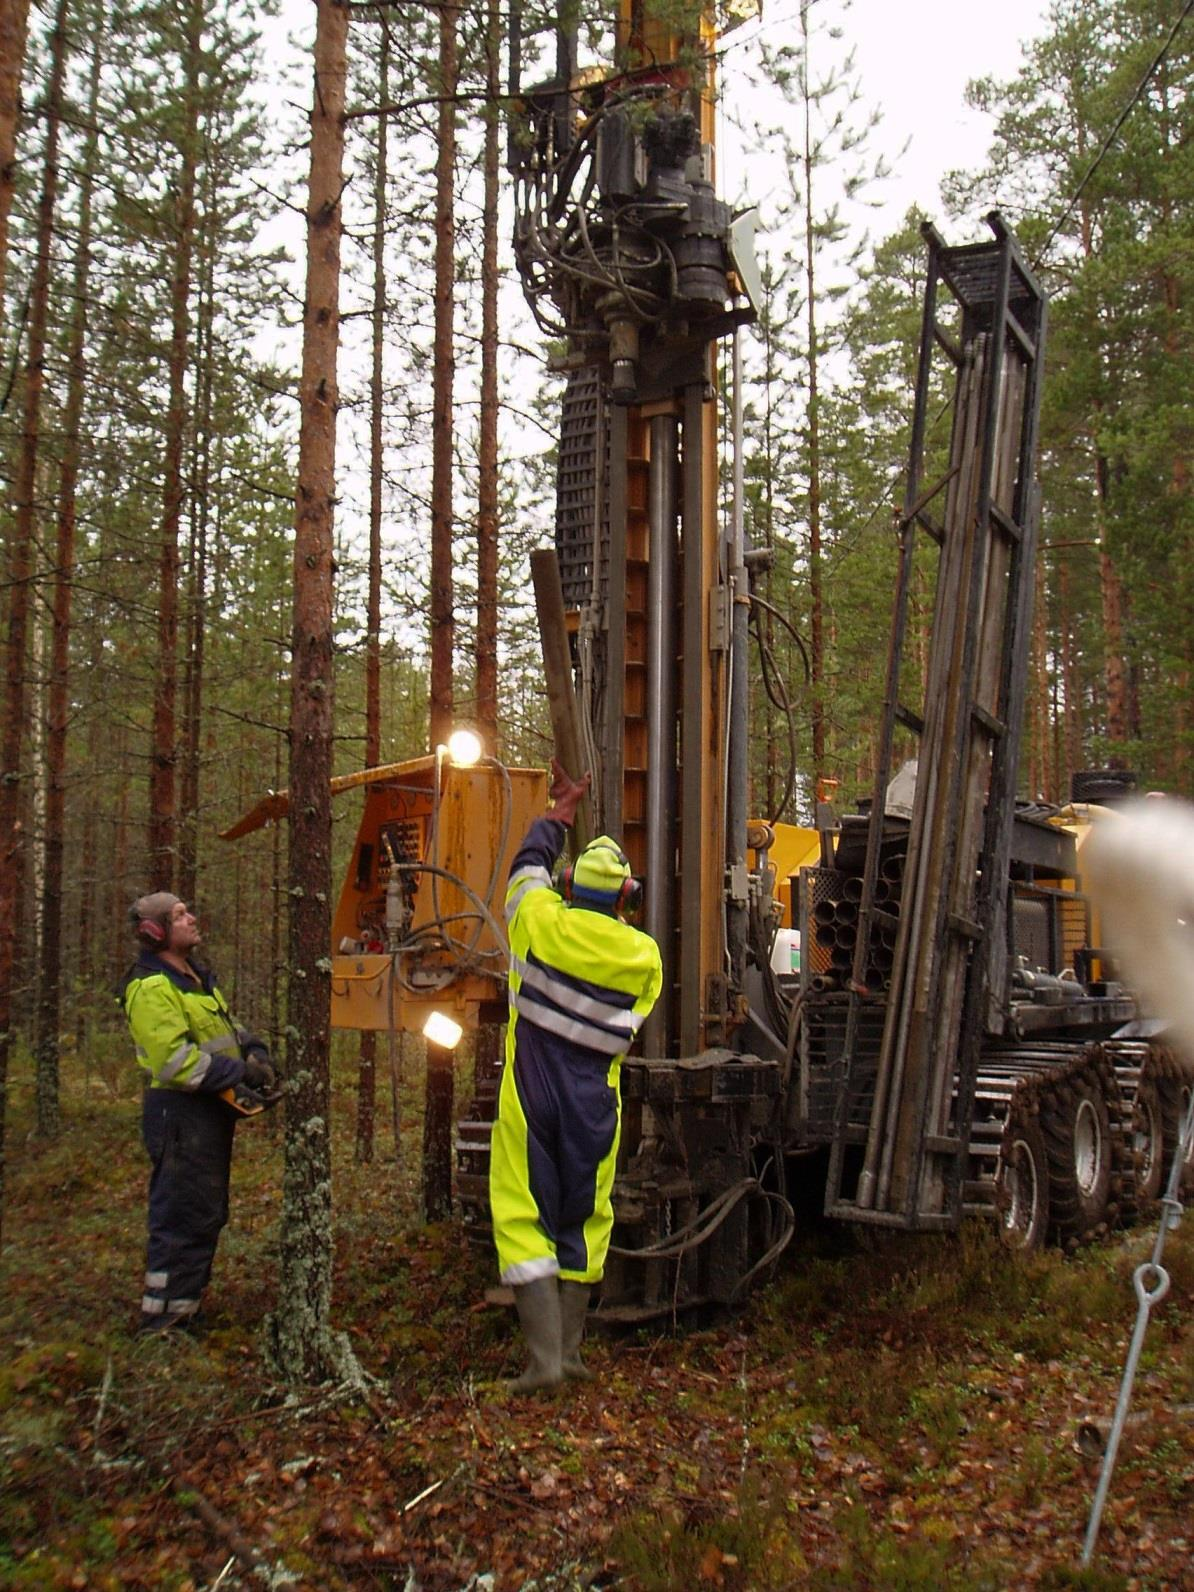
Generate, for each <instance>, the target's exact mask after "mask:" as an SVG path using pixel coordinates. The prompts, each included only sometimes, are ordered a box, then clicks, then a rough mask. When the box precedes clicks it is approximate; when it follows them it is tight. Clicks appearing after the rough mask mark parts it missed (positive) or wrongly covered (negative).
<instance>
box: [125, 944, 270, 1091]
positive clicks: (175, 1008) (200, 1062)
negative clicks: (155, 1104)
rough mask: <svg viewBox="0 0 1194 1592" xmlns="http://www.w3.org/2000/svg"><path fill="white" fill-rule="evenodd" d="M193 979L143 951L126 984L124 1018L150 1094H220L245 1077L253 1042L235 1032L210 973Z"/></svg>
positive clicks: (200, 972) (197, 970)
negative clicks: (179, 1091)
mask: <svg viewBox="0 0 1194 1592" xmlns="http://www.w3.org/2000/svg"><path fill="white" fill-rule="evenodd" d="M192 966H193V964H192ZM194 973H195V979H196V980H197V982H195V981H194V980H191V979H189V978H187V977H186V976H185V975H184V974H182V973H180V972H178V970H177V969H176V968H173V967H171V966H170V965H169V963H167V962H163V961H162V959H161V957H159V956H157V955H155V954H154V953H153V952H152V951H143V952H142V954H141V956H140V957H139V958H138V959H137V964H136V966H135V967H134V968H133V969H132V971H131V972H130V973H129V975H128V978H127V979H126V980H125V985H124V989H123V992H122V993H123V1004H124V1010H125V1015H126V1016H127V1018H128V1023H129V1030H130V1032H131V1034H132V1036H133V1044H134V1046H135V1047H136V1052H137V1060H138V1062H139V1063H140V1064H141V1066H142V1067H144V1068H145V1070H146V1072H147V1073H148V1074H149V1082H150V1087H151V1088H154V1089H192V1090H201V1091H202V1092H203V1093H205V1094H207V1093H215V1094H219V1093H220V1092H221V1090H224V1089H228V1088H231V1087H232V1086H233V1085H235V1084H238V1083H240V1081H241V1079H242V1078H243V1077H244V1072H245V1063H244V1057H243V1052H244V1050H247V1049H249V1048H250V1046H251V1042H252V1040H253V1036H252V1035H251V1034H248V1033H246V1032H245V1030H244V1029H238V1028H237V1026H236V1022H235V1020H234V1018H233V1016H232V1014H231V1012H230V1011H229V1010H228V1005H227V1002H226V1001H225V1000H224V997H223V996H222V995H221V994H220V991H219V989H218V988H217V986H216V982H215V978H214V977H213V975H212V973H211V972H210V971H209V970H208V969H206V968H199V967H195V968H194ZM257 1043H258V1044H260V1043H261V1041H257Z"/></svg>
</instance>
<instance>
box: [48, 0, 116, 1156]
mask: <svg viewBox="0 0 1194 1592" xmlns="http://www.w3.org/2000/svg"><path fill="white" fill-rule="evenodd" d="M66 8H67V0H62V4H61V5H60V7H59V12H58V27H57V28H56V30H55V35H54V46H53V47H54V52H55V60H56V61H57V58H58V54H59V51H60V50H62V49H63V48H64V45H63V44H62V43H61V40H62V35H63V32H64V26H63V25H64V23H65V18H66ZM102 37H103V30H102V28H98V27H97V28H96V29H95V31H94V35H93V39H92V46H91V67H90V79H89V88H88V112H87V129H88V131H87V141H86V144H85V146H84V151H83V160H82V178H81V186H80V193H79V228H78V235H77V238H76V242H75V266H74V274H73V280H72V289H71V304H72V308H71V324H70V340H69V344H68V348H67V382H68V388H67V397H66V412H65V414H64V416H63V453H62V470H61V475H60V478H59V484H58V524H57V535H56V540H55V560H54V563H55V571H54V596H53V626H54V635H53V642H52V646H51V656H50V711H49V734H48V745H47V757H46V765H47V767H46V772H47V780H46V784H47V794H46V839H45V883H44V889H43V895H42V919H41V929H42V934H41V955H40V958H39V961H40V972H41V989H40V998H39V1002H38V1014H37V1118H38V1128H39V1130H40V1131H41V1132H42V1133H44V1134H54V1133H56V1132H57V1131H58V1060H59V1056H58V1041H59V1032H60V1029H61V1007H62V874H63V850H64V844H65V830H66V735H67V724H68V721H69V715H70V691H69V687H70V638H71V599H72V594H73V586H74V573H75V499H76V491H77V486H78V479H79V428H80V423H81V420H82V415H83V392H84V386H85V382H86V364H85V359H84V340H85V338H86V333H87V293H88V285H89V281H90V275H91V271H90V266H91V204H92V192H93V188H94V185H95V170H96V160H97V152H98V149H99V119H98V116H97V110H98V104H99V81H100V40H101V39H102ZM59 110H60V107H59ZM50 114H51V117H53V116H54V115H55V111H54V108H53V106H51V110H50Z"/></svg>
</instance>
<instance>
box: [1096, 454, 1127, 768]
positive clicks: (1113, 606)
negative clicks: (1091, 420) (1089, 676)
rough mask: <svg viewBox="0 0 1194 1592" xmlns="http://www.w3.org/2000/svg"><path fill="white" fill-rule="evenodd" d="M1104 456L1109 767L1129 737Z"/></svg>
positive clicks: (1099, 476) (1100, 473) (1118, 761)
mask: <svg viewBox="0 0 1194 1592" xmlns="http://www.w3.org/2000/svg"><path fill="white" fill-rule="evenodd" d="M1107 474H1108V471H1107V460H1106V459H1105V458H1104V456H1103V455H1102V454H1101V453H1099V454H1098V455H1097V456H1096V459H1095V483H1096V514H1097V523H1098V540H1099V590H1100V594H1101V597H1102V606H1103V684H1104V692H1105V696H1106V734H1107V739H1108V741H1110V742H1111V743H1112V751H1111V754H1110V756H1109V758H1108V762H1109V763H1110V765H1111V767H1112V768H1122V767H1123V757H1122V755H1121V754H1118V753H1117V752H1116V751H1115V746H1116V745H1117V744H1119V743H1122V742H1123V741H1126V740H1127V738H1128V690H1127V676H1126V674H1125V671H1124V648H1123V586H1122V584H1121V582H1120V578H1119V572H1118V570H1117V569H1116V567H1115V564H1114V563H1113V562H1112V558H1111V554H1110V553H1109V552H1108V550H1107Z"/></svg>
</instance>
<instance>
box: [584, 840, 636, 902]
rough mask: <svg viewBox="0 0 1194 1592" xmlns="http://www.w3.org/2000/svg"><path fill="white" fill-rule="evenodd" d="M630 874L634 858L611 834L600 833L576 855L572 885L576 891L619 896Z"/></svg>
mask: <svg viewBox="0 0 1194 1592" xmlns="http://www.w3.org/2000/svg"><path fill="white" fill-rule="evenodd" d="M629 877H630V860H629V858H628V857H627V855H626V853H625V852H624V851H623V850H622V848H621V846H619V845H618V842H617V841H616V840H611V839H610V837H609V836H608V835H598V836H597V839H596V840H590V841H589V844H588V845H587V846H586V847H585V849H584V850H583V851H582V852H581V854H580V856H579V857H578V858H577V859H576V862H575V864H574V865H573V868H572V889H573V892H574V893H575V894H580V893H581V892H582V891H583V892H584V893H585V894H592V895H597V896H609V897H613V896H616V895H617V893H618V891H619V890H620V889H621V888H622V886H623V884H625V882H626V880H627V879H629Z"/></svg>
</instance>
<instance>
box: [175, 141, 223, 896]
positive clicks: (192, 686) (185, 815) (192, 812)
mask: <svg viewBox="0 0 1194 1592" xmlns="http://www.w3.org/2000/svg"><path fill="white" fill-rule="evenodd" d="M210 181H211V177H210V172H209V174H208V182H209V185H210ZM206 200H207V202H206V203H205V205H204V209H205V211H207V213H209V214H210V213H211V210H212V204H211V202H210V200H211V195H210V194H208V195H206ZM204 242H205V247H204V252H203V259H202V284H201V287H200V291H199V316H198V320H199V324H198V331H197V335H196V354H197V363H198V372H199V380H198V389H199V392H198V402H197V405H196V408H197V411H198V412H197V414H196V417H195V428H194V430H195V436H194V439H193V444H192V455H193V464H192V479H193V481H194V494H193V498H192V503H191V514H190V523H191V535H190V549H189V553H188V558H187V564H188V579H187V587H188V601H187V645H186V661H185V664H184V667H183V693H182V699H183V722H182V737H181V739H182V782H181V783H182V788H181V791H180V797H181V800H180V804H179V805H180V812H179V825H178V893H179V895H181V896H182V898H183V900H184V901H193V900H194V899H195V896H196V894H197V887H198V882H199V783H200V781H199V765H200V748H201V741H202V727H203V684H204V667H205V662H206V645H207V541H208V526H209V524H210V520H211V440H212V393H213V386H214V364H215V244H214V242H213V240H211V239H210V238H208V239H205V240H204Z"/></svg>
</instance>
